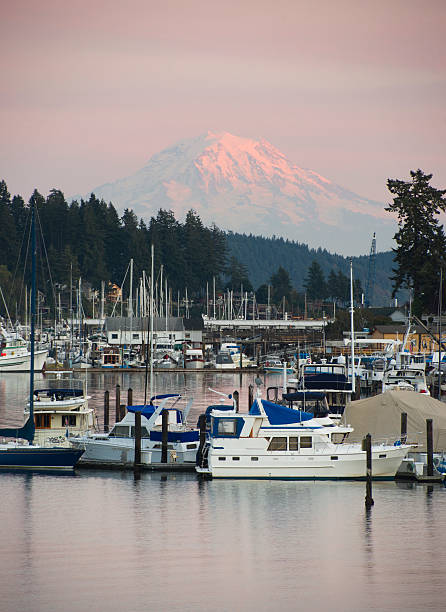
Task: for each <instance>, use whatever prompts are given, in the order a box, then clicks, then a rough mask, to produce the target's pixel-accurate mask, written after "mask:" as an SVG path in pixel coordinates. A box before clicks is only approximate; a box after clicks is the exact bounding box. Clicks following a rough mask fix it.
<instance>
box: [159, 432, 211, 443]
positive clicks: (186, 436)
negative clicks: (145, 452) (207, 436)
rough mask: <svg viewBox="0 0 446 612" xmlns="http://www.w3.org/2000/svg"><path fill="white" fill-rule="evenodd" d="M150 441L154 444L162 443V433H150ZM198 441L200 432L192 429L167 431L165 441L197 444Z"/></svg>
mask: <svg viewBox="0 0 446 612" xmlns="http://www.w3.org/2000/svg"><path fill="white" fill-rule="evenodd" d="M150 439H151V440H152V441H154V442H162V440H163V432H162V431H153V430H152V431H151V432H150ZM199 439H200V432H199V431H198V429H192V430H189V431H168V432H167V441H168V442H198V440H199Z"/></svg>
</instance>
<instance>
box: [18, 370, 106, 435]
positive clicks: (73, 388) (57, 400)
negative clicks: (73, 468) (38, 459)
mask: <svg viewBox="0 0 446 612" xmlns="http://www.w3.org/2000/svg"><path fill="white" fill-rule="evenodd" d="M89 399H90V397H89V396H88V395H87V394H86V392H85V383H84V381H83V380H79V379H75V378H56V379H53V380H48V379H47V380H45V381H44V384H42V385H39V386H38V387H36V388H35V389H34V402H33V405H34V422H35V426H36V431H35V435H34V439H35V440H36V444H39V445H41V446H56V445H57V446H70V444H69V442H68V437H69V436H84V435H85V434H87V433H89V432H90V433H92V432H94V431H96V430H97V423H96V417H95V412H94V410H93V408H89V406H88V400H89ZM27 416H29V402H28V404H27V408H26V410H25V417H27Z"/></svg>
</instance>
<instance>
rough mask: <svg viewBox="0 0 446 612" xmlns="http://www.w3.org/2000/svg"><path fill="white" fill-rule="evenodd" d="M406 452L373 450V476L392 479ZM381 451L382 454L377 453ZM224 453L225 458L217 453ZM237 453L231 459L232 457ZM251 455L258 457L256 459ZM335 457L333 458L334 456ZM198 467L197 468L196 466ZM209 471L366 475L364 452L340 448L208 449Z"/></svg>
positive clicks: (291, 475)
mask: <svg viewBox="0 0 446 612" xmlns="http://www.w3.org/2000/svg"><path fill="white" fill-rule="evenodd" d="M406 454H407V448H406V449H405V448H401V447H398V446H397V447H385V448H384V447H383V448H381V449H377V450H375V449H374V450H373V452H372V471H373V478H382V479H391V478H394V476H395V473H396V471H397V470H398V468H399V466H400V465H401V462H402V460H403V459H404V457H405V456H406ZM380 455H381V457H380ZM222 456H225V457H226V459H225V460H221V459H220V457H222ZM234 456H236V457H239V459H238V460H236V461H234V460H233V457H234ZM252 457H257V459H256V460H255V461H253V460H252ZM334 457H336V459H335V458H334ZM198 471H200V470H198ZM208 473H210V474H211V475H212V477H213V478H277V479H287V478H289V479H310V480H313V479H319V478H320V479H348V478H351V479H364V478H365V476H366V453H365V451H361V450H358V451H357V452H349V453H343V452H342V449H339V450H338V452H333V453H332V454H331V455H327V454H318V453H311V454H307V455H302V454H298V453H295V454H293V453H292V452H289V453H280V456H278V454H273V453H269V454H262V453H261V451H260V452H259V453H254V452H252V453H249V454H248V453H246V454H243V453H242V452H240V453H237V451H236V450H235V449H234V450H233V451H232V452H231V454H230V455H228V454H225V455H222V454H221V453H219V452H216V451H214V452H212V450H211V451H210V453H209V469H208Z"/></svg>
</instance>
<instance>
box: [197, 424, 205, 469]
mask: <svg viewBox="0 0 446 612" xmlns="http://www.w3.org/2000/svg"><path fill="white" fill-rule="evenodd" d="M197 426H198V429H199V430H200V442H199V444H198V451H197V465H201V463H202V462H201V460H202V458H203V448H204V445H205V443H206V415H205V414H200V416H199V417H198V423H197Z"/></svg>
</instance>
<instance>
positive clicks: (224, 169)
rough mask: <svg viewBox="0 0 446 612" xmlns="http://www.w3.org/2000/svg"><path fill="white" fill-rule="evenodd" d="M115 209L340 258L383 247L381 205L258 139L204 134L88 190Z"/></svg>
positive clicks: (387, 221)
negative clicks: (161, 214) (195, 217)
mask: <svg viewBox="0 0 446 612" xmlns="http://www.w3.org/2000/svg"><path fill="white" fill-rule="evenodd" d="M92 192H93V193H94V194H95V195H96V196H97V197H100V198H103V199H104V200H105V201H107V202H109V201H110V202H113V204H114V205H115V206H116V208H117V209H118V211H121V212H122V211H123V210H124V209H125V208H131V209H133V210H134V212H135V213H136V214H137V216H138V217H143V218H145V219H148V218H149V217H150V216H151V215H154V214H156V213H157V211H158V210H159V209H160V208H164V209H168V210H172V211H173V212H174V213H175V216H176V218H177V219H183V218H184V216H185V214H186V212H187V211H188V210H190V209H191V208H193V209H194V210H195V211H196V212H197V213H198V214H199V215H200V217H201V218H202V220H203V222H204V223H206V224H211V223H215V224H216V225H217V226H218V227H220V228H221V229H225V230H233V231H237V232H246V233H252V234H257V235H260V234H261V235H264V236H272V235H276V236H283V237H284V238H289V239H291V240H297V241H299V242H303V243H306V244H308V245H310V246H311V247H322V248H326V249H328V250H330V251H335V252H338V253H342V254H346V255H357V254H358V255H359V254H365V253H367V252H368V249H369V245H370V241H371V236H372V234H373V232H374V231H376V232H377V234H378V243H379V244H378V247H379V249H380V250H383V249H385V248H390V245H391V238H392V236H393V234H394V232H395V224H394V221H393V220H392V219H391V218H390V217H389V216H388V214H387V213H386V212H385V211H384V205H383V204H382V203H379V202H374V201H371V200H367V199H365V198H362V197H361V196H358V195H356V194H355V193H352V192H351V191H348V190H347V189H344V188H342V187H340V186H339V185H337V184H335V183H333V182H332V181H330V180H328V179H326V178H324V177H322V176H321V175H319V174H317V173H316V172H314V171H312V170H305V169H303V168H300V167H299V166H297V165H295V164H294V163H292V162H291V161H290V160H289V159H287V158H286V156H285V155H284V154H283V153H281V152H280V151H279V150H278V149H276V148H275V147H274V146H272V145H271V144H270V143H269V142H267V141H266V140H260V141H255V140H251V139H249V138H240V137H238V136H233V135H232V134H228V133H221V134H214V133H211V132H208V133H207V134H205V135H202V136H199V137H198V138H194V139H190V140H183V141H181V142H179V143H177V144H175V145H174V146H172V147H169V148H167V149H165V150H163V151H161V152H160V153H158V154H156V155H154V156H153V157H152V158H151V159H150V160H149V162H148V163H147V164H146V165H145V166H144V167H143V168H142V169H141V170H139V171H138V172H137V173H136V174H134V175H133V176H130V177H127V178H123V179H120V180H117V181H115V182H113V183H107V184H105V185H102V186H100V187H97V188H95V189H93V190H92Z"/></svg>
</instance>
